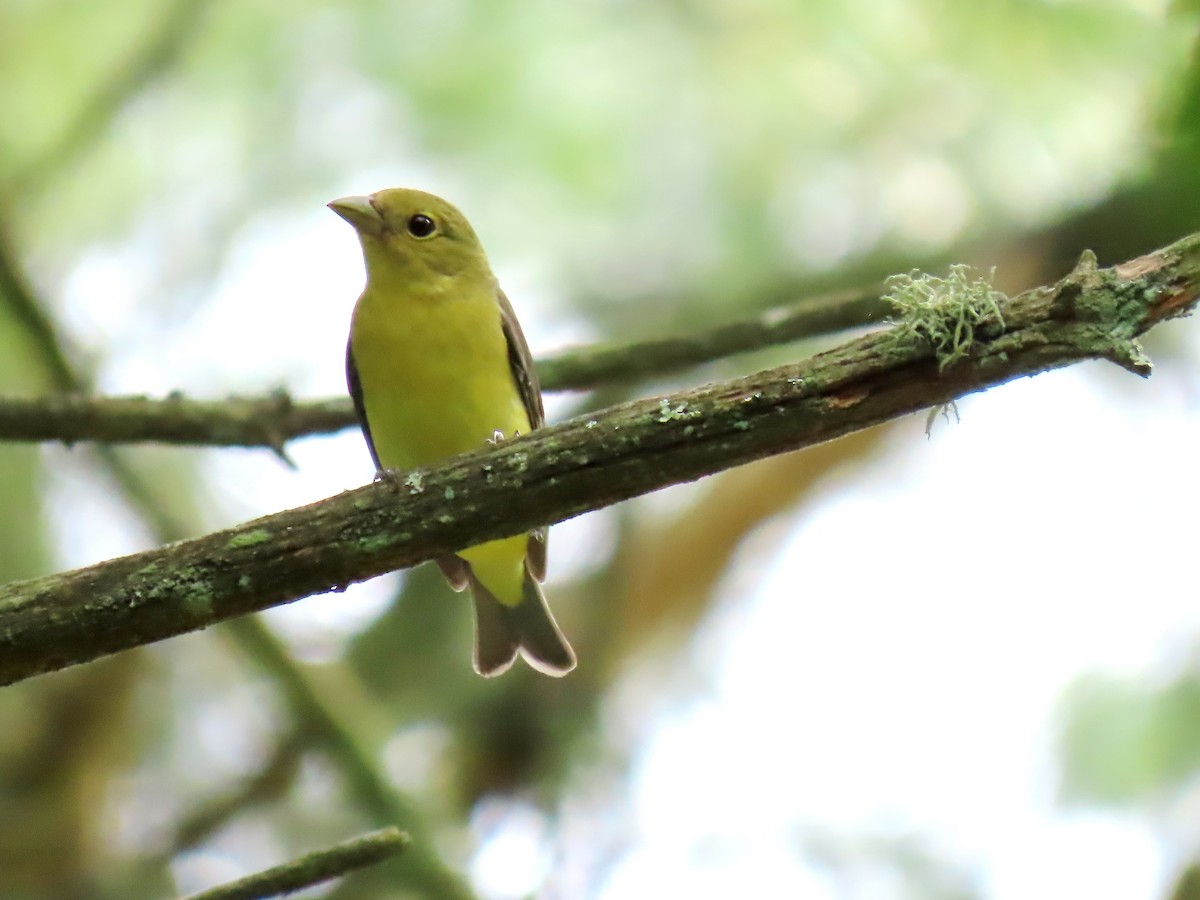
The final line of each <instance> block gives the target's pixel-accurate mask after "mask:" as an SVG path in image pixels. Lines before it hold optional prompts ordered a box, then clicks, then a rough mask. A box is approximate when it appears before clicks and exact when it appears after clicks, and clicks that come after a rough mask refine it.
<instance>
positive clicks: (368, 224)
mask: <svg viewBox="0 0 1200 900" xmlns="http://www.w3.org/2000/svg"><path fill="white" fill-rule="evenodd" d="M326 205H327V206H328V207H329V208H330V209H332V210H333V211H334V212H335V213H337V214H338V215H339V216H341V217H342V218H343V219H345V220H346V221H347V222H349V223H350V224H351V225H353V226H354V227H355V229H356V230H358V231H360V232H362V233H363V234H370V235H374V236H376V237H378V236H379V234H380V232H382V231H383V217H382V216H381V215H379V210H377V209H376V208H375V206H374V204H372V203H371V198H370V197H369V196H365V195H355V196H352V197H339V198H338V199H337V200H334V201H332V202H330V203H328V204H326Z"/></svg>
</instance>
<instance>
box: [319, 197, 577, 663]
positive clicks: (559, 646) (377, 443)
mask: <svg viewBox="0 0 1200 900" xmlns="http://www.w3.org/2000/svg"><path fill="white" fill-rule="evenodd" d="M328 206H329V208H330V209H331V210H333V212H335V213H337V215H339V216H340V217H341V218H343V219H345V220H346V221H347V222H348V223H349V224H350V225H351V226H353V227H354V229H355V231H356V232H357V234H358V239H359V243H360V244H361V245H362V252H363V260H364V263H365V268H366V284H365V286H364V288H363V291H362V294H361V295H360V296H359V297H358V301H357V302H356V303H355V306H354V312H353V315H352V317H351V323H350V337H349V340H348V341H347V344H346V383H347V387H348V388H349V391H350V396H351V397H352V398H353V400H354V408H355V411H356V412H357V415H358V420H359V424H360V426H361V428H362V432H363V436H364V437H365V439H366V443H367V448H368V450H369V451H370V454H371V458H372V460H373V461H374V463H375V467H376V470H377V472H378V473H379V475H380V476H381V477H382V476H384V475H387V474H393V475H394V474H396V473H402V472H406V471H409V470H412V469H414V468H419V467H422V466H427V465H430V464H433V463H436V462H438V461H439V460H443V459H445V458H447V457H450V456H453V455H455V454H458V453H464V452H467V451H470V450H475V449H478V448H480V447H482V446H484V445H485V444H487V443H488V442H492V443H495V442H496V441H498V440H504V439H512V438H515V437H517V436H519V435H522V434H528V433H529V432H530V431H531V430H532V429H534V428H539V427H541V426H542V425H544V424H545V412H544V409H543V406H542V395H541V388H540V386H539V384H538V379H537V375H536V373H535V372H534V368H533V358H532V356H531V355H530V352H529V346H528V344H527V343H526V341H525V335H524V334H523V333H522V331H521V326H520V324H519V323H518V322H517V317H516V314H515V313H514V312H513V308H512V305H511V304H510V303H509V301H508V298H507V297H506V296H505V294H504V292H503V291H502V290H501V289H500V285H499V282H498V281H497V279H496V276H495V275H494V274H493V273H492V269H491V266H490V264H489V263H488V259H487V255H486V254H485V253H484V250H483V246H482V245H481V244H480V241H479V238H478V237H477V236H476V234H475V231H474V229H472V227H471V225H470V223H469V222H468V221H467V219H466V217H465V216H464V215H463V214H462V213H461V212H459V210H458V209H457V208H456V207H454V206H453V205H451V204H450V203H449V202H447V201H445V200H443V199H442V198H440V197H437V196H435V195H433V194H429V193H426V192H424V191H419V190H413V189H409V188H388V189H386V190H381V191H377V192H376V193H373V194H369V195H361V196H349V197H342V198H340V199H337V200H333V201H331V202H330V203H329V204H328ZM437 564H438V566H439V567H440V568H441V570H442V573H443V575H445V577H446V580H447V581H448V582H449V583H450V586H451V587H452V588H453V589H454V590H456V591H462V590H464V589H466V588H469V589H470V592H471V595H472V597H473V598H474V607H475V646H474V659H473V664H474V669H475V671H476V672H478V673H479V674H480V675H483V676H485V677H491V676H495V675H499V674H501V673H503V672H505V671H507V670H508V669H509V668H510V667H511V666H512V664H513V662H514V661H515V659H516V658H517V656H518V654H519V655H521V656H522V657H523V658H524V659H525V660H526V662H527V663H528V664H529V665H531V666H532V667H533V668H534V669H536V670H537V671H539V672H542V673H544V674H546V675H552V676H561V675H565V674H567V673H568V672H570V671H571V670H572V669H573V668H575V663H576V659H575V652H574V651H573V650H572V649H571V645H570V644H569V643H568V642H567V639H566V638H565V637H564V635H563V633H562V631H561V630H560V629H559V627H558V625H557V624H556V623H555V621H554V616H553V614H552V613H551V612H550V607H549V606H548V605H547V603H546V597H545V594H544V593H543V591H542V588H541V582H542V581H543V580H544V579H545V576H546V530H545V529H539V530H538V531H534V532H531V533H528V534H521V535H516V536H514V537H508V538H502V539H499V540H494V541H487V542H486V543H482V544H478V545H476V546H473V547H468V548H466V549H463V550H460V551H459V552H457V553H455V554H453V555H451V556H446V557H443V558H441V559H438V560H437Z"/></svg>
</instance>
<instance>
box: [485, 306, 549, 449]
mask: <svg viewBox="0 0 1200 900" xmlns="http://www.w3.org/2000/svg"><path fill="white" fill-rule="evenodd" d="M496 299H497V300H498V301H499V303H500V325H501V327H502V328H503V329H504V338H505V340H507V341H508V367H509V368H510V369H512V375H513V381H515V382H516V383H517V390H518V391H519V392H520V394H521V402H522V403H524V404H525V412H526V413H528V414H529V424H530V425H531V426H532V427H534V428H541V427H542V426H543V425H545V424H546V411H545V410H544V409H543V408H542V388H541V386H540V385H539V384H538V380H537V373H536V372H534V371H533V356H532V355H531V354H530V352H529V345H528V344H527V343H525V333H524V332H523V331H521V323H520V322H518V321H517V314H516V313H515V312H513V308H512V304H511V303H509V302H508V298H507V297H505V296H504V291H502V290H500V289H499V288H497V289H496ZM510 437H511V435H510Z"/></svg>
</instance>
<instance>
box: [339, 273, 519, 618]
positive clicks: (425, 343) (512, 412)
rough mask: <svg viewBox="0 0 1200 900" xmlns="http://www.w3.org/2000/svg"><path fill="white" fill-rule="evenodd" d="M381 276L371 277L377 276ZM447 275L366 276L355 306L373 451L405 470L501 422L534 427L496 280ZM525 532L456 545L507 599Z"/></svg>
mask: <svg viewBox="0 0 1200 900" xmlns="http://www.w3.org/2000/svg"><path fill="white" fill-rule="evenodd" d="M374 280H375V279H372V281H374ZM452 287H453V289H451V284H450V282H449V280H447V281H446V283H445V284H444V285H439V284H437V283H435V284H433V285H431V286H429V287H428V288H427V289H426V290H424V291H422V292H420V293H415V292H413V291H412V290H411V288H409V289H405V290H402V291H401V290H390V291H389V290H388V289H387V287H386V286H385V287H384V289H380V287H379V286H377V285H374V284H369V285H368V288H367V290H366V291H365V292H364V293H363V295H362V297H360V298H359V301H358V305H357V306H356V307H355V311H354V322H353V326H352V330H351V347H352V352H353V354H354V362H355V365H356V366H357V368H358V377H359V382H360V384H361V386H362V396H363V404H364V406H365V408H366V414H367V423H368V425H369V427H370V429H371V438H372V441H373V442H374V445H375V452H376V454H377V455H378V457H379V462H380V464H381V465H382V466H383V467H384V468H388V469H399V470H401V471H405V470H408V469H412V468H416V467H419V466H426V465H429V464H431V463H435V462H437V461H438V460H441V459H444V458H445V457H447V456H452V455H454V454H456V453H463V452H466V451H468V450H476V449H478V448H480V447H482V446H484V444H485V443H486V442H487V441H488V440H490V439H491V437H492V435H493V434H494V433H495V432H497V431H499V432H501V433H502V434H503V435H504V436H505V437H509V438H511V437H513V436H514V435H515V434H517V433H518V432H520V433H522V434H524V433H527V432H528V431H529V417H528V415H527V413H526V412H525V407H524V404H523V403H522V402H521V397H520V394H519V393H518V391H517V386H516V382H515V381H514V379H513V376H512V372H511V369H510V368H509V363H508V346H507V341H506V340H505V337H504V333H503V331H502V329H501V324H500V309H499V305H498V303H497V301H496V293H495V292H496V288H495V285H494V284H491V283H488V284H483V285H478V286H476V287H475V288H473V289H471V290H463V286H462V284H461V283H457V282H456V283H454V284H453V286H452ZM527 546H528V538H527V537H526V536H525V535H517V536H516V537H511V538H504V539H502V540H498V541H490V542H488V543H486V544H480V545H478V546H475V547H471V548H468V549H466V550H463V551H461V552H460V553H459V555H460V556H462V557H463V558H464V559H465V560H467V562H469V563H470V564H471V568H472V569H473V570H474V572H475V576H476V578H478V579H479V580H480V581H481V582H482V583H483V584H484V586H485V587H487V589H488V590H489V591H491V592H492V593H493V594H494V595H495V596H496V598H497V599H498V600H500V601H501V602H502V603H505V604H508V605H513V606H515V605H516V604H518V603H520V602H521V600H522V599H523V596H524V587H523V586H524V579H525V553H526V550H527Z"/></svg>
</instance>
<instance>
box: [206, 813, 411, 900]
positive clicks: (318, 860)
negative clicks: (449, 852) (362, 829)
mask: <svg viewBox="0 0 1200 900" xmlns="http://www.w3.org/2000/svg"><path fill="white" fill-rule="evenodd" d="M407 846H408V835H406V834H405V833H404V832H402V831H400V829H398V828H395V827H391V828H381V829H379V830H378V831H370V832H367V833H366V834H364V835H360V836H359V837H356V838H353V839H351V840H348V841H344V842H342V843H340V844H334V845H333V846H332V847H328V848H326V849H325V850H317V851H316V852H314V853H308V854H306V855H304V856H301V857H300V858H299V859H294V860H292V861H291V862H289V863H284V864H283V865H281V866H275V867H273V868H270V869H265V870H263V871H262V872H257V873H255V874H254V875H247V876H246V877H245V878H239V879H238V880H237V881H231V882H229V883H228V884H223V885H220V886H219V887H215V888H211V889H209V890H207V891H200V892H199V893H197V894H191V895H189V896H188V900H264V898H267V897H278V896H281V895H282V894H290V893H291V892H292V891H298V890H300V889H301V888H306V887H311V886H312V885H314V884H320V883H321V882H322V881H329V880H330V879H333V878H338V877H340V876H342V875H346V874H348V873H350V872H353V871H354V870H355V869H362V868H365V867H366V866H371V865H374V864H375V863H377V862H382V861H383V860H385V859H387V858H388V857H391V856H395V855H396V854H397V853H400V852H401V851H403V850H404V849H405V848H406V847H407Z"/></svg>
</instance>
